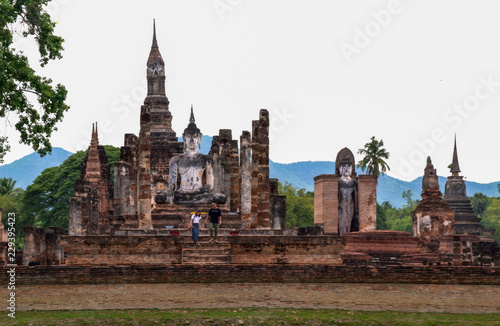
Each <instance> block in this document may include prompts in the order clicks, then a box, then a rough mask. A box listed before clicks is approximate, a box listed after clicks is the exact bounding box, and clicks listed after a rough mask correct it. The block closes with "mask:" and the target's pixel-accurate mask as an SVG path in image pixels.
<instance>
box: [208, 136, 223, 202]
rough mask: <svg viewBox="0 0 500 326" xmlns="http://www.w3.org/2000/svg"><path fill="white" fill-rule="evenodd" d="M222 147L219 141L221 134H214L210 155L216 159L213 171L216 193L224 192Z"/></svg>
mask: <svg viewBox="0 0 500 326" xmlns="http://www.w3.org/2000/svg"><path fill="white" fill-rule="evenodd" d="M220 154H221V148H220V142H219V136H214V137H213V138H212V147H211V148H210V152H209V155H211V156H212V159H213V161H214V165H213V171H214V193H223V189H224V187H223V186H222V185H223V184H224V174H223V173H222V168H221V159H220Z"/></svg>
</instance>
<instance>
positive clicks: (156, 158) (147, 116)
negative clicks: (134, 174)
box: [139, 21, 183, 182]
mask: <svg viewBox="0 0 500 326" xmlns="http://www.w3.org/2000/svg"><path fill="white" fill-rule="evenodd" d="M146 78H147V81H148V93H147V94H148V95H147V97H146V98H145V99H144V105H143V106H142V108H141V132H140V134H141V135H144V137H143V138H144V139H142V140H141V141H142V142H143V143H144V144H145V145H146V143H148V146H149V148H150V149H149V151H150V153H149V154H148V155H149V157H150V171H151V176H152V178H153V179H152V181H153V182H156V180H157V179H159V178H163V177H164V176H168V173H169V172H168V166H169V165H168V164H169V161H170V159H171V158H172V157H173V156H175V154H179V153H182V152H183V143H182V142H179V141H178V138H177V135H176V134H175V131H174V130H173V129H172V118H173V116H172V113H171V112H170V110H169V104H170V103H169V101H168V98H167V96H166V94H165V62H164V61H163V58H162V56H161V54H160V49H159V47H158V39H157V35H156V22H155V21H153V42H152V44H151V50H150V52H149V57H148V61H147V74H146ZM146 135H148V136H147V137H146ZM139 138H140V137H139ZM144 155H146V154H144Z"/></svg>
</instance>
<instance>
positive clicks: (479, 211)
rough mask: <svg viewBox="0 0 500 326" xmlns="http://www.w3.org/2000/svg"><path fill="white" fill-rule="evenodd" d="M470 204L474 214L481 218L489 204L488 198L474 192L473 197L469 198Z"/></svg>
mask: <svg viewBox="0 0 500 326" xmlns="http://www.w3.org/2000/svg"><path fill="white" fill-rule="evenodd" d="M470 203H471V205H472V209H473V210H474V213H475V214H476V215H478V216H483V214H484V212H485V211H486V209H487V208H488V205H489V204H490V198H488V197H487V196H486V195H485V194H483V193H482V192H476V193H475V194H474V196H472V197H471V198H470Z"/></svg>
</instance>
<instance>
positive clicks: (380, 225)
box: [377, 203, 388, 230]
mask: <svg viewBox="0 0 500 326" xmlns="http://www.w3.org/2000/svg"><path fill="white" fill-rule="evenodd" d="M387 229H388V226H387V216H386V209H385V208H384V206H382V205H379V203H377V230H387Z"/></svg>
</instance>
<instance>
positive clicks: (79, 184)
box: [69, 122, 113, 235]
mask: <svg viewBox="0 0 500 326" xmlns="http://www.w3.org/2000/svg"><path fill="white" fill-rule="evenodd" d="M109 178H110V168H109V165H108V156H107V155H106V152H105V151H104V147H103V146H100V145H99V137H98V131H97V122H96V123H95V124H92V135H91V140H90V146H89V148H88V150H87V154H86V155H85V158H84V160H83V164H82V166H81V171H80V178H79V179H77V180H76V183H75V197H73V198H71V200H70V214H69V215H70V218H69V229H70V230H69V231H70V235H85V234H87V235H92V234H97V233H98V232H99V229H100V228H101V229H102V228H105V227H106V225H108V224H109V219H108V217H109V209H110V208H111V196H110V194H111V193H112V192H113V190H112V187H111V185H110V183H109Z"/></svg>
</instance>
